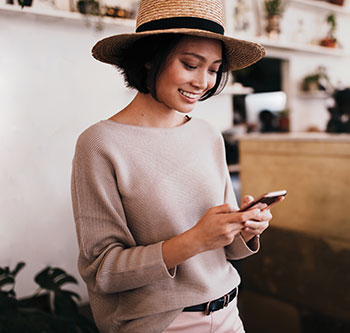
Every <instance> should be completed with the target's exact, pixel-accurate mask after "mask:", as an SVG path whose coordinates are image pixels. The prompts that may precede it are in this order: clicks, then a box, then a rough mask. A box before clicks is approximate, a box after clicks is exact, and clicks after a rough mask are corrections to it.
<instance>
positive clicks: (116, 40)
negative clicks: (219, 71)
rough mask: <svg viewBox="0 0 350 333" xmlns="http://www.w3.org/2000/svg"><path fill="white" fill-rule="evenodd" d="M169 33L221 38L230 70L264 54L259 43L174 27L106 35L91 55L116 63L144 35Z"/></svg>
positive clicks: (102, 60) (258, 58) (243, 65)
mask: <svg viewBox="0 0 350 333" xmlns="http://www.w3.org/2000/svg"><path fill="white" fill-rule="evenodd" d="M170 33H177V34H179V33H180V34H185V35H190V36H200V37H207V38H213V39H217V40H221V41H222V42H223V43H224V45H225V51H226V53H225V54H226V58H227V62H228V67H229V70H231V71H234V70H238V69H242V68H245V67H248V66H250V65H252V64H254V63H256V62H257V61H259V60H260V59H261V58H263V57H264V56H265V54H266V52H265V49H264V47H263V46H262V45H260V44H259V43H254V42H250V41H246V40H241V39H236V38H232V37H228V36H224V35H220V34H216V33H213V32H209V31H203V30H199V29H198V30H197V29H187V28H176V29H166V30H152V31H145V32H135V33H128V34H119V35H114V36H111V37H107V38H104V39H102V40H100V41H99V42H97V43H96V44H95V46H94V47H93V48H92V55H93V57H94V58H95V59H97V60H99V61H101V62H104V63H107V64H115V65H118V61H119V59H120V55H121V54H122V53H123V52H124V50H125V49H127V48H128V47H130V45H131V44H132V43H134V42H135V41H136V40H138V39H140V38H142V37H146V36H151V35H157V34H170Z"/></svg>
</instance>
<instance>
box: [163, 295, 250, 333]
mask: <svg viewBox="0 0 350 333" xmlns="http://www.w3.org/2000/svg"><path fill="white" fill-rule="evenodd" d="M213 332H216V333H244V332H245V331H244V327H243V324H242V321H241V319H240V318H239V314H238V308H237V297H236V298H235V299H234V300H233V301H232V302H231V303H230V304H229V306H228V307H227V308H224V309H222V310H219V311H216V312H212V313H211V314H210V315H209V316H207V315H205V314H204V313H203V312H181V313H180V314H179V315H178V316H177V317H176V318H175V320H174V321H173V322H172V323H171V324H170V326H169V327H168V329H167V330H166V331H165V333H213Z"/></svg>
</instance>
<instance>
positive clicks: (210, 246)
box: [163, 204, 260, 269]
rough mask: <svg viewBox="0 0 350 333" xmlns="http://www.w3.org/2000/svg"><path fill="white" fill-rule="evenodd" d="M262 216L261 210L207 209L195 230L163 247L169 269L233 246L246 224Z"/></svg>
mask: <svg viewBox="0 0 350 333" xmlns="http://www.w3.org/2000/svg"><path fill="white" fill-rule="evenodd" d="M259 213H260V209H252V210H248V211H246V212H238V211H232V210H231V208H230V205H228V204H224V205H220V206H215V207H212V208H210V209H208V211H207V212H206V213H205V214H204V215H203V217H201V219H200V220H199V221H198V222H197V223H196V225H195V226H194V227H192V228H191V229H189V230H187V231H186V232H184V233H183V234H181V235H178V236H176V237H173V238H171V239H169V240H167V241H165V242H164V243H163V260H164V262H165V264H166V266H167V268H168V269H172V268H174V267H175V266H177V265H178V264H181V263H182V262H184V261H185V260H187V259H189V258H191V257H193V256H195V255H197V254H199V253H201V252H205V251H210V250H214V249H217V248H220V247H224V246H226V245H229V244H231V243H232V242H233V240H234V238H235V236H236V235H237V234H239V233H240V232H241V231H242V229H243V228H244V222H245V221H248V220H254V219H256V218H257V217H258V215H259Z"/></svg>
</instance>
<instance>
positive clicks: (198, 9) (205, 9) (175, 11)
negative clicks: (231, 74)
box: [92, 0, 265, 70]
mask: <svg viewBox="0 0 350 333" xmlns="http://www.w3.org/2000/svg"><path fill="white" fill-rule="evenodd" d="M164 33H181V34H185V35H191V36H201V37H208V38H214V39H218V40H221V41H222V42H223V43H224V45H225V50H226V57H227V61H228V64H229V69H230V70H237V69H241V68H245V67H247V66H249V65H251V64H253V63H255V62H257V61H258V60H260V59H261V58H262V57H263V56H264V55H265V49H264V48H263V46H261V45H260V44H258V43H253V42H249V41H245V40H240V39H236V38H232V37H227V36H224V10H223V4H222V1H220V0H141V3H140V6H139V10H138V15H137V20H136V32H135V33H128V34H118V35H114V36H111V37H107V38H105V39H102V40H100V41H99V42H97V43H96V45H95V46H94V47H93V49H92V55H93V56H94V57H95V58H96V59H97V60H99V61H102V62H105V63H109V64H117V65H118V59H119V55H120V54H122V52H123V50H125V49H126V48H128V47H129V46H130V45H131V44H132V43H133V42H135V41H136V40H137V39H139V38H141V37H144V36H150V35H155V34H164Z"/></svg>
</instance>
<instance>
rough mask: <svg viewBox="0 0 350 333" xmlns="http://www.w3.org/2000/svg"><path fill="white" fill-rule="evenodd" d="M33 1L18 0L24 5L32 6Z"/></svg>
mask: <svg viewBox="0 0 350 333" xmlns="http://www.w3.org/2000/svg"><path fill="white" fill-rule="evenodd" d="M32 3H33V0H18V4H19V5H20V6H21V7H22V9H23V7H24V6H27V7H30V6H31V5H32Z"/></svg>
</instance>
